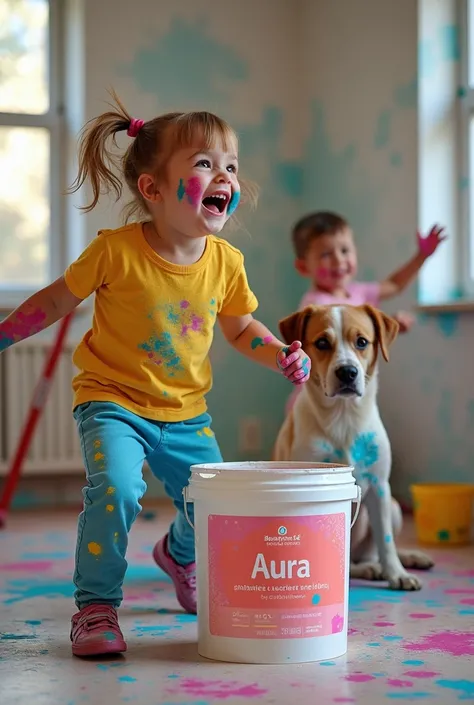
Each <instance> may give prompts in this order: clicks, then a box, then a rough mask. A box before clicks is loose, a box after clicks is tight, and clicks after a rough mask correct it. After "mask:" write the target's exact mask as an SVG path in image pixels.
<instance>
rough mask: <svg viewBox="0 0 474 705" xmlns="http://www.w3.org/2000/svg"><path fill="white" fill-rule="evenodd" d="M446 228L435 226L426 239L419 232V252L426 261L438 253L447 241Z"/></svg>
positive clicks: (417, 235)
mask: <svg viewBox="0 0 474 705" xmlns="http://www.w3.org/2000/svg"><path fill="white" fill-rule="evenodd" d="M444 230H445V229H444V228H442V227H441V226H440V225H433V227H432V228H431V230H430V231H429V233H428V235H426V237H423V235H422V234H421V233H420V231H418V232H417V233H416V239H417V241H418V250H419V252H420V254H421V255H422V256H423V257H424V259H428V257H431V255H432V254H434V253H435V252H436V250H437V249H438V247H439V246H440V244H441V243H442V242H443V240H446V237H447V235H444Z"/></svg>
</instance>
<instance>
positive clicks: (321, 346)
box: [314, 336, 331, 350]
mask: <svg viewBox="0 0 474 705" xmlns="http://www.w3.org/2000/svg"><path fill="white" fill-rule="evenodd" d="M314 345H315V347H316V348H317V349H318V350H330V349H331V343H330V342H329V340H328V339H327V338H325V337H324V336H323V337H322V338H318V339H317V340H316V342H315V343H314Z"/></svg>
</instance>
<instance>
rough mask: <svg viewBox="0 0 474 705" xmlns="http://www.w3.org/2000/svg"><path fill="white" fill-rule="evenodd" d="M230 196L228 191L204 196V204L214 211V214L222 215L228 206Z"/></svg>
mask: <svg viewBox="0 0 474 705" xmlns="http://www.w3.org/2000/svg"><path fill="white" fill-rule="evenodd" d="M229 200H230V196H229V195H228V194H226V193H214V194H212V196H206V198H203V200H202V205H203V206H204V208H205V209H206V210H207V211H209V212H210V213H212V215H222V214H223V213H224V211H225V209H226V208H227V204H228V203H229Z"/></svg>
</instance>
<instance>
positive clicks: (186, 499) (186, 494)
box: [183, 485, 195, 531]
mask: <svg viewBox="0 0 474 705" xmlns="http://www.w3.org/2000/svg"><path fill="white" fill-rule="evenodd" d="M188 487H189V485H186V487H183V499H184V516H185V517H186V521H187V522H188V524H189V526H190V527H191V529H192V530H193V531H195V528H194V524H193V522H192V521H191V519H190V518H189V514H188V502H189V499H188Z"/></svg>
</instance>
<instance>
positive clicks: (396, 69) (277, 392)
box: [71, 0, 474, 499]
mask: <svg viewBox="0 0 474 705" xmlns="http://www.w3.org/2000/svg"><path fill="white" fill-rule="evenodd" d="M71 1H73V2H74V3H77V2H78V0H71ZM433 2H434V3H437V4H439V2H438V0H433ZM137 6H139V8H140V11H139V12H137ZM119 18H120V21H119ZM112 20H113V31H112ZM443 21H445V20H443ZM81 22H82V23H83V31H84V36H85V37H86V38H87V43H86V52H85V57H84V62H85V65H84V67H83V73H84V76H85V86H84V100H85V103H84V105H85V110H84V113H85V117H87V118H88V117H91V116H93V115H95V114H97V113H98V112H100V111H101V110H103V108H104V101H105V100H106V98H107V96H106V94H105V90H106V87H108V86H110V85H113V86H114V87H115V89H116V90H117V91H118V93H119V94H120V95H121V97H122V99H123V101H124V102H125V104H126V105H127V106H128V107H129V109H130V110H131V111H132V112H133V113H136V114H137V116H138V117H144V118H147V117H150V116H152V115H154V114H156V113H157V112H160V111H163V110H168V109H170V108H172V109H176V108H178V109H179V108H200V107H206V108H208V109H210V110H214V111H216V112H219V113H220V114H222V115H223V116H224V117H226V118H228V119H229V120H230V121H231V122H232V124H233V125H234V126H235V127H236V128H237V129H238V130H239V132H240V134H241V162H242V168H243V170H244V172H246V173H247V174H248V175H249V176H250V177H252V178H254V179H256V180H257V181H258V182H259V183H260V184H261V186H262V197H261V201H260V206H259V208H258V211H257V213H256V214H254V215H252V216H246V217H245V223H246V226H247V229H248V233H246V232H239V233H236V234H233V235H231V236H230V237H231V240H232V241H233V242H234V243H235V244H237V245H238V246H239V247H241V248H242V249H243V250H244V252H245V255H246V260H247V267H248V271H249V278H250V281H251V284H252V286H253V287H254V289H255V292H256V293H257V295H258V297H259V298H260V302H261V306H260V316H261V318H262V319H263V320H264V321H265V322H266V323H267V324H269V325H270V326H271V327H272V328H273V329H276V325H277V321H278V319H279V318H281V317H283V316H284V315H286V314H287V313H289V312H290V311H291V310H293V309H294V308H295V307H296V305H297V302H298V300H299V298H300V296H301V293H302V291H303V290H304V288H305V282H304V281H302V280H300V279H298V278H297V277H296V275H295V274H294V272H293V268H292V253H291V248H290V245H289V229H290V226H291V224H292V222H293V221H294V219H295V218H296V217H297V216H298V215H299V214H300V213H301V212H302V210H304V209H309V208H311V209H314V208H319V207H324V208H334V209H336V210H338V211H340V212H342V213H343V214H344V215H345V216H346V217H348V218H349V219H350V221H351V223H352V224H353V227H354V230H355V232H356V238H357V242H358V245H359V249H360V264H361V272H360V274H361V276H362V277H364V278H372V277H383V276H385V275H387V274H388V273H390V272H391V271H392V270H393V269H394V268H396V267H397V266H398V265H400V264H401V263H402V262H403V261H404V260H405V259H406V258H408V257H409V256H410V255H411V254H412V253H413V251H414V246H415V241H414V234H415V231H416V227H417V223H418V222H419V210H420V209H419V205H420V192H419V188H418V166H419V164H418V159H417V155H418V151H419V146H420V141H419V139H418V133H417V131H418V118H419V113H418V97H419V95H418V85H417V71H418V65H417V62H418V52H417V44H418V16H417V3H416V2H415V0H410V1H406V2H399V3H394V2H392V1H391V0H358V2H357V3H355V2H353V0H336V1H335V0H318V1H316V0H301V2H299V3H296V2H295V0H259V2H258V3H256V2H250V1H249V0H241V2H240V3H234V4H232V6H231V5H230V4H227V3H212V5H211V3H209V2H208V1H207V0H194V1H192V2H191V0H182V2H180V3H179V5H174V6H172V5H171V4H170V3H167V2H165V0H160V1H158V2H157V1H155V2H153V1H152V0H140V1H139V2H138V3H134V4H133V3H132V4H130V3H127V2H125V0H115V2H114V3H113V7H112V2H111V1H110V0H109V1H105V0H103V1H102V2H100V3H97V2H95V1H93V0H84V5H83V13H82V20H81ZM432 29H433V28H432ZM451 29H452V28H451ZM445 30H446V28H445ZM433 31H434V34H435V35H436V37H437V41H438V42H441V50H440V51H438V53H439V56H440V58H439V60H440V61H441V62H442V61H445V62H448V63H449V62H451V61H455V60H456V57H455V56H454V54H453V52H452V51H451V50H449V47H447V48H446V46H445V45H444V44H443V42H446V41H450V40H449V37H451V38H452V36H453V32H452V31H450V30H449V28H448V30H447V31H444V30H443V27H442V26H440V27H439V28H438V31H435V30H433ZM446 38H448V39H446ZM427 39H428V40H429V42H431V38H429V37H428V38H427ZM443 47H444V49H446V51H445V50H444V49H443ZM431 48H432V49H433V47H431ZM435 49H436V50H439V49H440V47H437V46H435ZM424 51H426V50H424ZM432 201H433V202H432V206H433V212H432V214H430V213H427V212H426V208H425V211H424V212H423V221H425V219H426V218H429V219H432V220H436V219H437V218H438V217H440V216H439V214H438V213H437V211H436V205H437V203H436V200H433V199H432ZM116 223H118V210H117V209H116V208H112V206H111V205H110V204H107V203H105V204H104V205H102V206H101V207H100V208H99V209H97V211H95V212H94V213H93V214H91V215H90V216H87V217H85V218H84V219H83V220H82V221H81V227H82V228H83V230H84V231H85V232H86V233H87V237H88V238H92V237H94V236H95V234H96V231H97V230H98V229H99V228H101V227H103V226H107V227H110V226H113V225H114V224H116ZM455 234H456V233H454V235H455ZM439 262H440V260H439V259H438V265H439ZM415 303H416V289H415V287H413V288H412V289H411V290H410V291H409V292H408V293H407V294H406V295H405V296H404V297H402V298H401V299H400V300H399V301H394V302H390V303H389V305H387V307H386V309H387V311H395V310H397V309H399V308H404V307H405V308H407V307H412V306H413V305H414V304H415ZM473 326H474V324H473V319H472V317H470V316H468V315H465V316H462V317H459V316H455V315H450V316H444V317H429V318H422V317H420V320H419V323H418V325H417V327H416V329H415V330H414V331H413V332H412V333H411V334H410V335H409V336H407V337H405V338H402V339H400V340H399V341H398V342H397V343H396V344H395V346H394V348H393V355H392V359H391V361H390V364H389V365H384V366H383V368H382V370H381V395H380V399H381V406H382V411H383V416H384V419H385V421H386V424H387V427H388V430H389V434H390V437H391V439H392V444H393V450H394V456H395V463H394V465H395V471H394V476H393V484H394V488H395V491H396V492H397V494H399V495H400V496H402V497H403V498H405V499H406V498H408V489H407V488H408V485H409V483H410V482H412V481H414V480H417V479H419V480H427V479H430V480H442V479H453V480H468V479H470V477H471V475H472V473H471V471H470V459H471V457H472V455H473V451H474V434H473V433H472V431H473V429H474V390H473V385H474V383H473V382H472V381H469V380H470V379H472V374H471V373H470V358H471V357H472V352H471V349H472V340H473V333H474V327H473ZM212 358H213V364H214V372H215V386H214V390H213V392H212V393H211V395H210V399H209V402H210V408H211V412H212V413H213V415H214V428H215V431H216V433H217V434H218V436H219V439H220V442H221V445H222V450H223V453H224V457H225V458H227V459H236V458H242V457H245V454H243V453H242V452H241V450H240V449H239V447H238V429H239V422H240V420H241V419H242V418H243V417H246V416H247V417H254V416H255V417H258V418H260V419H261V422H262V425H263V446H262V450H261V452H260V453H253V454H252V455H253V457H263V458H267V457H269V455H270V451H271V446H272V443H273V441H274V438H275V435H276V433H277V430H278V427H279V424H280V422H281V419H282V409H283V404H284V400H285V398H286V395H287V393H288V387H287V385H286V384H285V382H284V380H280V379H279V378H277V377H276V376H275V375H272V374H271V373H270V372H267V371H265V370H261V369H260V368H256V367H255V366H252V365H251V364H250V363H249V362H247V361H246V360H244V359H241V358H240V357H238V356H237V355H236V354H235V353H234V352H233V351H232V350H231V349H229V347H228V346H226V345H224V343H223V341H222V339H221V338H220V337H219V336H218V338H217V341H216V345H215V347H214V350H213V353H212ZM155 491H157V489H156V487H155Z"/></svg>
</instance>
